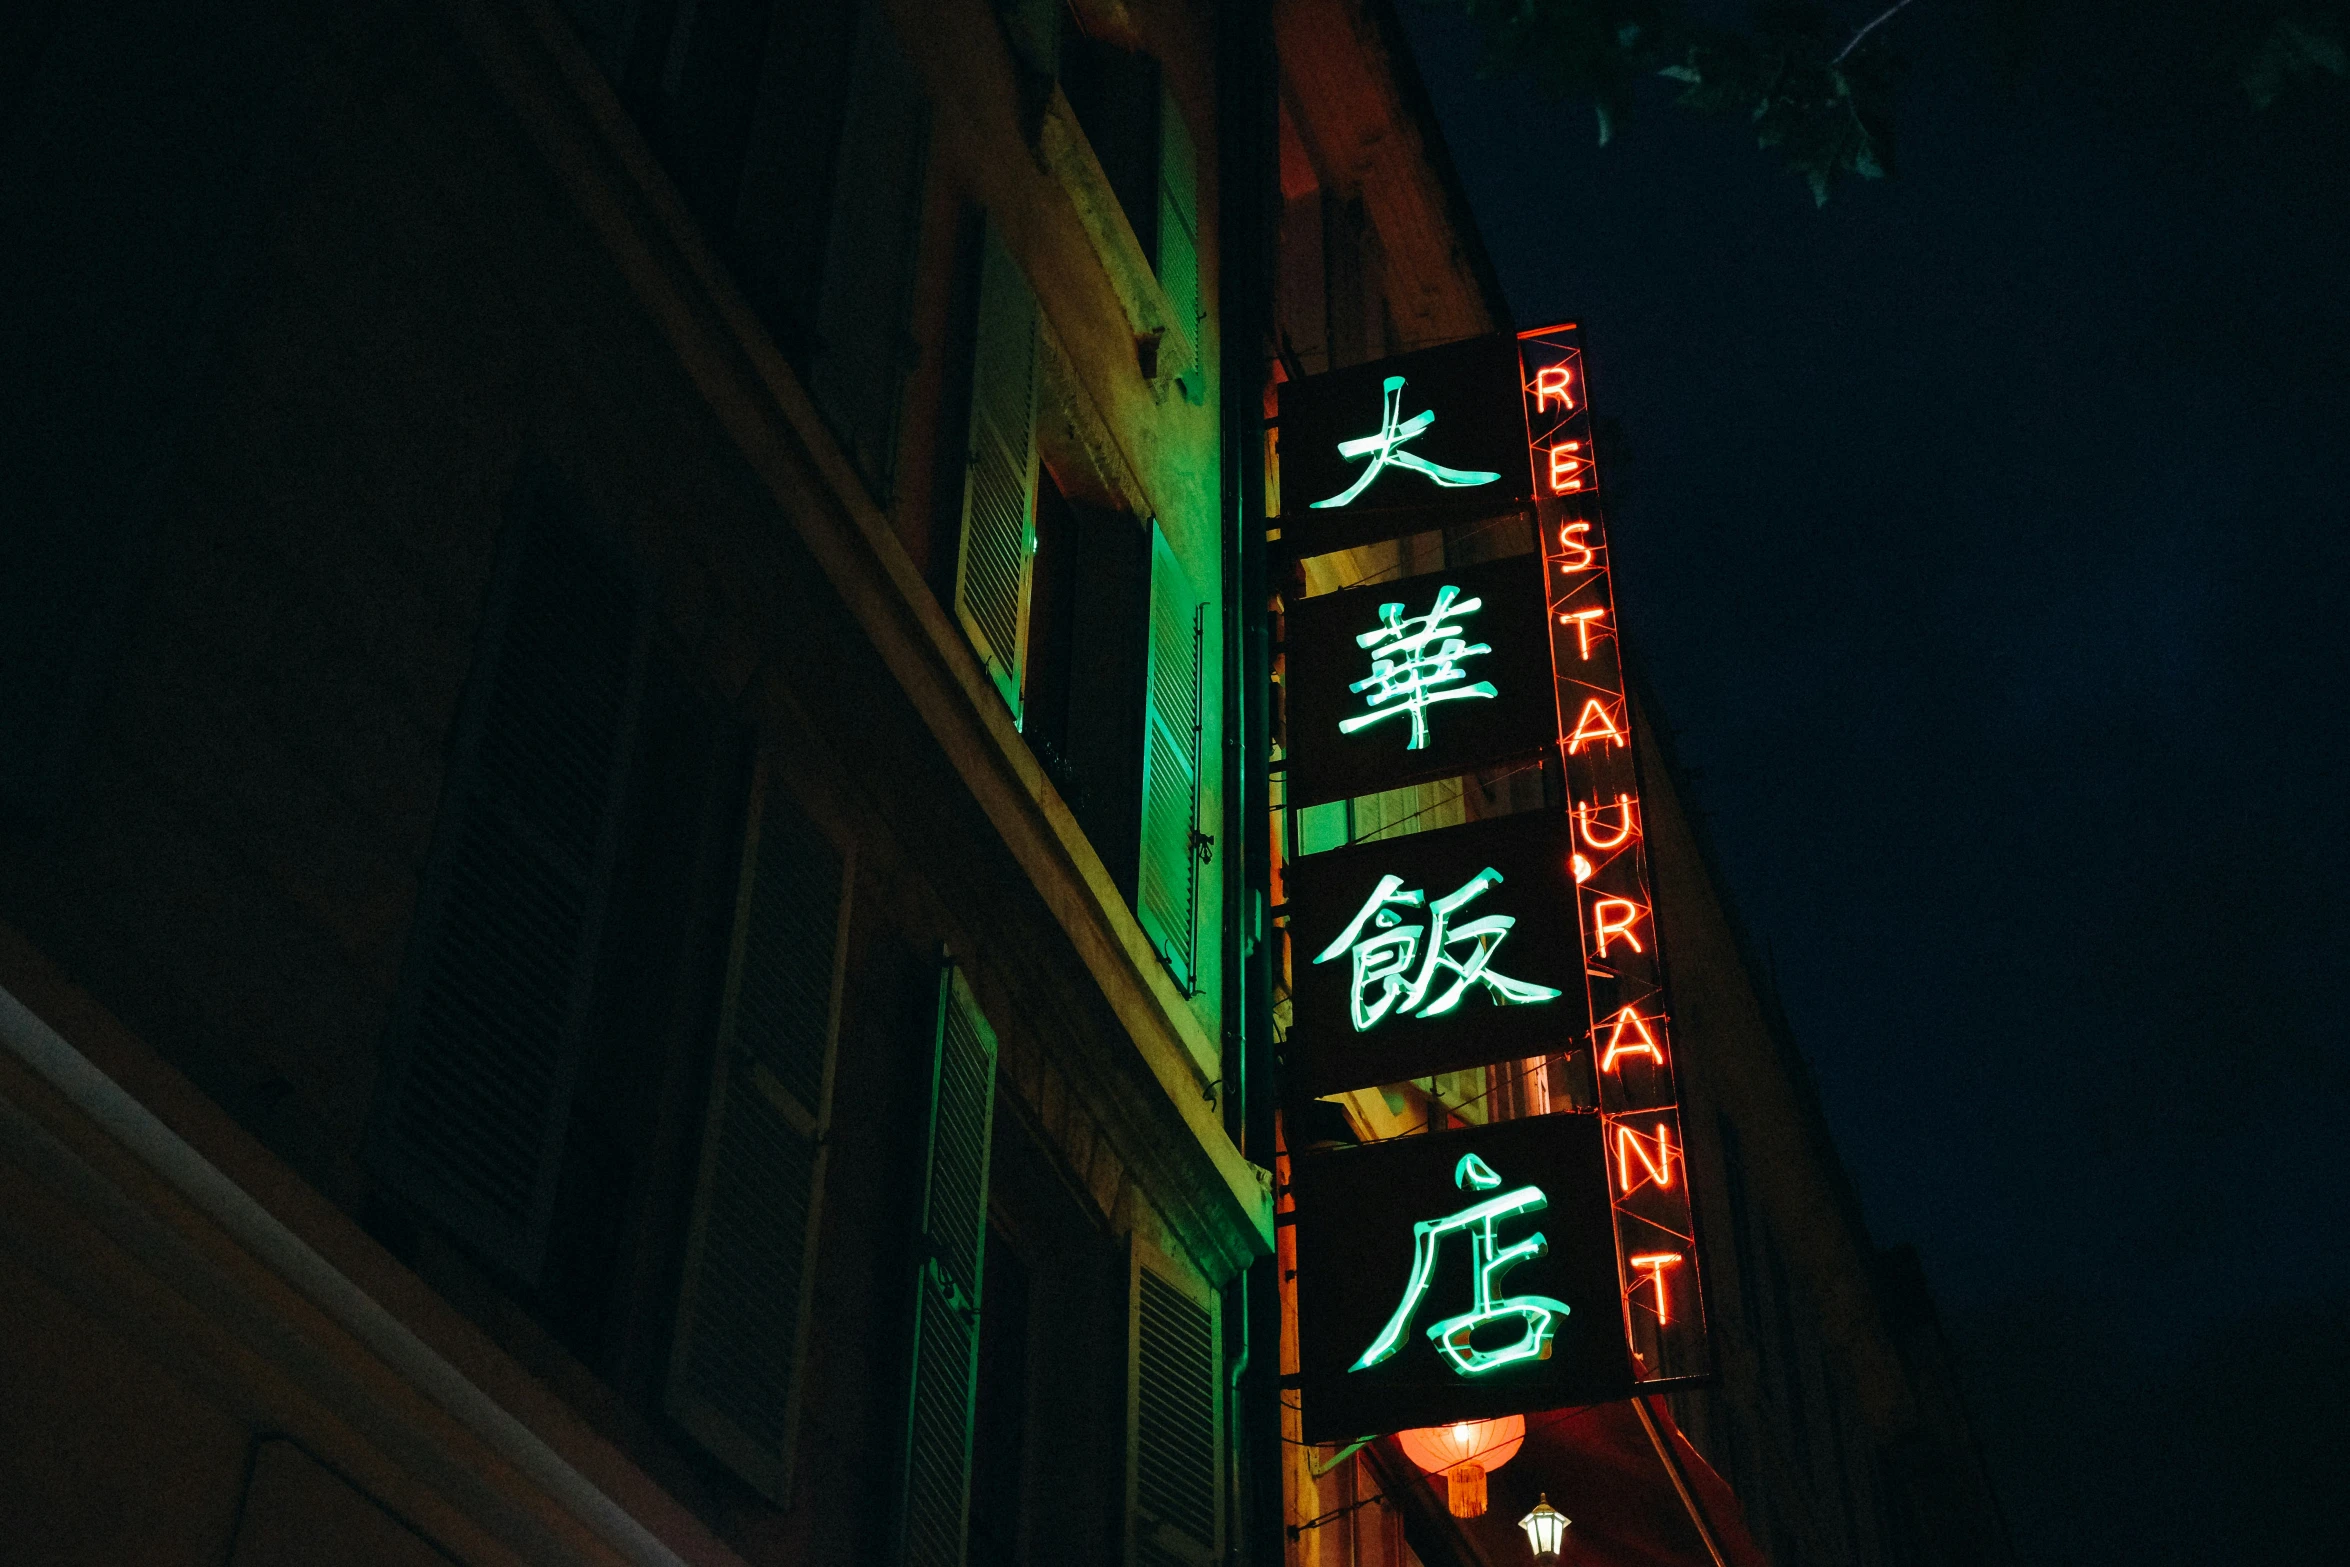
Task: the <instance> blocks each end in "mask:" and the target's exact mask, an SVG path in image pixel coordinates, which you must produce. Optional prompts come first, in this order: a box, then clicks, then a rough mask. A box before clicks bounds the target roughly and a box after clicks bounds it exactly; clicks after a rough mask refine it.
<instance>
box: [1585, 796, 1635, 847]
mask: <svg viewBox="0 0 2350 1567" xmlns="http://www.w3.org/2000/svg"><path fill="white" fill-rule="evenodd" d="M1606 809H1607V807H1606V806H1604V805H1578V806H1576V807H1575V832H1576V834H1577V835H1578V836H1580V837H1581V838H1582V840H1583V842H1584V845H1585V846H1586V847H1588V848H1593V849H1597V850H1599V851H1600V852H1601V853H1602V854H1605V853H1606V852H1607V851H1608V850H1610V849H1620V848H1622V847H1623V846H1624V845H1625V844H1626V843H1628V842H1630V841H1631V838H1632V830H1633V829H1632V824H1633V815H1632V796H1631V794H1630V793H1629V792H1626V791H1619V792H1618V793H1617V795H1616V835H1615V836H1614V837H1613V838H1602V837H1600V836H1599V834H1597V833H1595V832H1593V831H1592V830H1591V824H1592V823H1593V822H1594V821H1596V820H1597V819H1598V818H1599V813H1600V812H1602V811H1604V810H1606Z"/></svg>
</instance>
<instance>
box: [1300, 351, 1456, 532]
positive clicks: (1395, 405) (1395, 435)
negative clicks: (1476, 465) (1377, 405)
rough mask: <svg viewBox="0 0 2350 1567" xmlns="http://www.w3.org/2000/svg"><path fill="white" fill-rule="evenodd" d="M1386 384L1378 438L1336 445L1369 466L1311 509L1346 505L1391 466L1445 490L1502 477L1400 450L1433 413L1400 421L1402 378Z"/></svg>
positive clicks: (1362, 437)
mask: <svg viewBox="0 0 2350 1567" xmlns="http://www.w3.org/2000/svg"><path fill="white" fill-rule="evenodd" d="M1385 384H1386V389H1387V408H1386V413H1385V416H1384V417H1383V418H1381V420H1380V422H1379V433H1378V434H1377V435H1358V436H1356V437H1355V438H1354V439H1353V440H1351V441H1340V442H1339V443H1338V455H1339V456H1341V457H1345V458H1348V459H1350V460H1351V459H1353V458H1357V457H1368V458H1370V459H1371V461H1370V465H1369V466H1368V467H1366V468H1364V469H1363V471H1362V473H1361V474H1359V475H1357V476H1356V479H1355V482H1354V483H1352V484H1350V485H1348V486H1347V487H1346V489H1345V490H1344V491H1342V492H1340V493H1339V494H1337V495H1333V496H1331V497H1330V498H1329V499H1328V500H1326V501H1315V502H1313V503H1312V504H1313V509H1315V510H1317V511H1325V510H1335V509H1336V508H1338V507H1340V506H1344V505H1346V504H1348V503H1349V502H1351V501H1352V500H1354V498H1355V497H1356V496H1358V495H1360V494H1362V493H1363V491H1365V490H1367V489H1369V488H1370V487H1371V481H1372V480H1373V479H1376V478H1378V477H1379V475H1380V474H1381V473H1383V472H1384V471H1386V470H1387V469H1388V468H1390V467H1394V468H1409V469H1410V470H1411V471H1412V472H1414V473H1417V474H1422V475H1425V476H1426V477H1428V478H1431V479H1433V480H1435V481H1436V482H1437V483H1438V484H1441V485H1443V486H1444V487H1445V488H1446V489H1448V490H1457V489H1464V488H1467V487H1469V486H1471V485H1478V484H1491V483H1492V482H1493V481H1494V480H1496V479H1498V478H1500V477H1501V475H1500V474H1498V473H1484V472H1481V471H1478V470H1475V469H1469V468H1447V467H1446V466H1444V464H1442V463H1437V462H1430V461H1429V460H1428V459H1427V458H1425V457H1422V456H1419V455H1417V454H1416V453H1413V452H1407V451H1405V450H1404V449H1403V444H1404V442H1406V441H1408V440H1411V439H1412V438H1413V437H1415V436H1418V435H1422V434H1425V433H1426V432H1427V430H1428V428H1429V426H1431V425H1433V424H1435V423H1436V411H1435V410H1434V409H1432V408H1431V409H1428V410H1427V411H1425V412H1423V413H1416V414H1414V415H1412V416H1411V417H1410V418H1409V419H1400V418H1399V416H1400V415H1401V413H1402V411H1403V377H1402V376H1400V375H1391V376H1389V377H1388V378H1387V380H1386V383H1385Z"/></svg>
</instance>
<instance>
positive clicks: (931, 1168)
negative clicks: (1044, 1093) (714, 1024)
mask: <svg viewBox="0 0 2350 1567" xmlns="http://www.w3.org/2000/svg"><path fill="white" fill-rule="evenodd" d="M995 1067H996V1042H995V1031H994V1030H993V1029H991V1028H989V1027H988V1024H987V1019H986V1018H984V1017H982V1016H981V1015H980V1012H979V1005H978V1003H977V1001H975V1000H974V999H973V997H972V995H971V989H970V986H969V985H968V984H966V983H965V981H964V979H963V975H962V972H961V970H959V969H957V968H955V967H953V966H952V965H949V966H948V967H947V968H946V969H945V970H944V972H943V973H942V974H941V975H940V978H939V998H938V1029H937V1034H936V1042H935V1048H934V1050H933V1052H932V1057H931V1077H930V1096H929V1101H930V1102H929V1117H928V1121H927V1124H926V1132H925V1136H924V1139H923V1160H922V1185H921V1199H920V1203H921V1209H920V1215H919V1219H918V1225H917V1227H918V1230H919V1234H920V1245H919V1248H918V1250H919V1253H920V1256H919V1259H918V1261H917V1262H916V1264H915V1269H914V1279H913V1290H914V1310H913V1323H914V1350H913V1357H912V1374H911V1376H910V1378H909V1396H908V1401H907V1403H908V1407H907V1415H906V1428H905V1429H906V1438H905V1448H904V1452H905V1462H904V1465H903V1472H902V1486H903V1489H902V1491H901V1493H900V1497H899V1503H898V1507H897V1511H896V1519H897V1527H898V1531H899V1538H898V1549H897V1551H896V1553H895V1554H896V1557H897V1559H898V1560H899V1561H902V1562H905V1563H908V1564H919V1567H930V1564H934V1563H935V1564H938V1567H958V1564H960V1563H962V1562H963V1561H964V1560H965V1559H966V1549H967V1543H968V1525H969V1517H970V1496H971V1458H972V1425H973V1420H974V1416H975V1415H976V1413H977V1402H978V1398H977V1395H978V1381H979V1351H980V1331H979V1325H980V1321H981V1311H982V1309H983V1307H984V1304H985V1303H984V1301H983V1299H982V1297H981V1290H980V1283H981V1280H982V1278H983V1277H984V1276H985V1268H986V1260H987V1259H986V1250H987V1173H988V1149H989V1143H990V1141H991V1139H992V1137H993V1133H994V1127H995Z"/></svg>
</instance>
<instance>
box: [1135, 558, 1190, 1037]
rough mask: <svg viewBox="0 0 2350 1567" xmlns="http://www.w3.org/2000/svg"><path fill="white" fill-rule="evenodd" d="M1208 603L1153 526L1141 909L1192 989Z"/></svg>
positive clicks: (1170, 963) (1149, 930)
mask: <svg viewBox="0 0 2350 1567" xmlns="http://www.w3.org/2000/svg"><path fill="white" fill-rule="evenodd" d="M1205 631H1206V606H1204V605H1203V604H1201V603H1200V601H1199V600H1198V599H1197V598H1196V597H1194V596H1193V594H1192V591H1191V583H1190V579H1188V578H1187V577H1186V576H1185V575H1184V573H1183V567H1182V566H1181V564H1179V563H1178V562H1177V561H1176V559H1175V552H1174V551H1173V550H1172V549H1170V548H1169V547H1168V545H1167V536H1166V534H1165V533H1163V532H1161V531H1160V529H1159V527H1158V525H1157V524H1156V523H1154V524H1152V526H1151V589H1150V648H1149V652H1148V655H1147V658H1148V668H1147V671H1146V673H1145V677H1144V691H1145V693H1146V696H1147V706H1148V709H1149V712H1148V716H1147V718H1146V719H1145V720H1144V723H1143V742H1142V745H1143V752H1142V865H1141V875H1140V876H1139V878H1138V881H1137V895H1136V898H1135V912H1136V914H1137V915H1138V916H1139V917H1140V919H1141V920H1142V929H1143V933H1144V934H1145V935H1147V936H1149V937H1150V938H1151V940H1152V942H1153V943H1154V944H1156V946H1157V947H1158V950H1159V955H1160V956H1161V957H1162V958H1163V959H1165V960H1166V964H1167V967H1168V968H1169V970H1171V971H1172V972H1173V973H1174V975H1175V982H1176V983H1177V984H1178V985H1180V986H1182V987H1183V989H1184V992H1185V993H1186V994H1189V993H1190V992H1191V991H1192V990H1193V989H1194V988H1196V986H1197V984H1198V956H1199V868H1200V859H1199V850H1200V848H1201V847H1202V844H1201V841H1200V837H1199V811H1200V731H1201V727H1202V717H1203V715H1202V712H1201V708H1200V696H1201V691H1200V685H1201V680H1200V676H1201V669H1200V664H1201V659H1202V657H1203V656H1204V653H1205V651H1206V649H1205Z"/></svg>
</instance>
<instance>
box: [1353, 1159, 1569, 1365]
mask: <svg viewBox="0 0 2350 1567" xmlns="http://www.w3.org/2000/svg"><path fill="white" fill-rule="evenodd" d="M1453 1184H1454V1185H1456V1186H1459V1187H1460V1188H1462V1189H1463V1190H1467V1189H1469V1188H1470V1187H1475V1188H1476V1189H1478V1190H1480V1191H1486V1190H1491V1189H1492V1188H1493V1187H1496V1186H1499V1185H1500V1184H1501V1177H1500V1176H1499V1175H1497V1174H1495V1173H1494V1170H1493V1167H1492V1166H1491V1165H1488V1164H1487V1163H1486V1162H1485V1161H1484V1160H1483V1159H1480V1158H1478V1157H1477V1156H1476V1155H1475V1154H1473V1153H1470V1154H1463V1155H1462V1156H1461V1160H1460V1162H1459V1163H1458V1164H1457V1165H1455V1166H1454V1167H1453ZM1549 1206H1550V1198H1549V1197H1548V1196H1546V1195H1545V1194H1544V1193H1543V1190H1542V1188H1541V1187H1539V1186H1521V1187H1519V1188H1518V1189H1517V1190H1516V1191H1510V1192H1502V1193H1499V1194H1498V1195H1495V1196H1492V1197H1488V1198H1486V1199H1485V1200H1484V1201H1482V1202H1473V1203H1471V1204H1469V1206H1468V1207H1466V1208H1463V1209H1461V1210H1460V1211H1458V1212H1457V1213H1449V1214H1447V1215H1445V1216H1444V1217H1443V1218H1441V1219H1422V1220H1421V1221H1420V1222H1419V1223H1417V1224H1415V1225H1413V1226H1412V1276H1411V1280H1410V1282H1409V1283H1407V1284H1405V1285H1404V1291H1403V1300H1402V1301H1401V1302H1400V1303H1399V1304H1398V1305H1397V1306H1396V1308H1395V1315H1394V1316H1392V1317H1389V1318H1388V1319H1387V1325H1386V1326H1385V1327H1383V1328H1381V1329H1380V1330H1379V1336H1378V1337H1377V1338H1375V1339H1373V1340H1372V1341H1371V1347H1370V1348H1369V1349H1366V1350H1364V1351H1363V1353H1362V1357H1361V1358H1360V1359H1358V1360H1357V1361H1356V1362H1355V1363H1354V1364H1353V1365H1352V1366H1350V1367H1348V1368H1347V1369H1348V1370H1350V1371H1363V1370H1367V1369H1369V1368H1370V1367H1372V1366H1375V1365H1377V1364H1379V1362H1381V1361H1382V1360H1385V1359H1386V1358H1387V1357H1388V1356H1390V1355H1392V1354H1394V1353H1395V1352H1396V1350H1397V1348H1398V1347H1400V1346H1401V1344H1402V1343H1403V1336H1404V1334H1405V1333H1407V1332H1409V1331H1410V1330H1411V1326H1412V1319H1413V1318H1414V1317H1415V1316H1417V1315H1418V1314H1419V1310H1420V1302H1421V1301H1422V1300H1423V1299H1424V1298H1425V1297H1426V1296H1427V1294H1428V1286H1429V1285H1430V1284H1431V1283H1433V1282H1434V1281H1435V1278H1436V1256H1437V1252H1438V1250H1439V1248H1440V1247H1441V1246H1442V1245H1443V1242H1444V1237H1445V1236H1447V1235H1450V1234H1453V1233H1455V1232H1456V1231H1457V1232H1460V1233H1463V1234H1466V1235H1467V1236H1468V1238H1469V1269H1470V1279H1471V1284H1472V1290H1473V1299H1474V1304H1472V1305H1471V1306H1470V1307H1469V1309H1468V1310H1467V1311H1464V1312H1462V1313H1461V1314H1460V1315H1458V1316H1454V1317H1446V1318H1444V1319H1442V1320H1441V1321H1438V1322H1433V1323H1430V1324H1429V1326H1428V1337H1429V1339H1430V1340H1431V1341H1432V1342H1434V1344H1435V1345H1436V1347H1437V1348H1438V1349H1439V1350H1441V1351H1442V1352H1443V1354H1444V1358H1445V1359H1446V1360H1448V1361H1450V1362H1452V1368H1453V1370H1454V1371H1456V1372H1458V1373H1459V1374H1460V1375H1462V1376H1464V1377H1476V1376H1483V1375H1485V1374H1486V1373H1487V1372H1490V1371H1499V1370H1500V1369H1501V1368H1502V1367H1504V1366H1507V1365H1513V1364H1515V1363H1516V1362H1518V1361H1521V1360H1541V1359H1547V1358H1548V1357H1549V1355H1550V1341H1551V1336H1552V1335H1553V1334H1555V1333H1556V1332H1557V1331H1558V1324H1559V1321H1560V1319H1561V1318H1564V1317H1565V1316H1567V1315H1568V1313H1569V1312H1570V1311H1572V1310H1573V1308H1572V1307H1570V1306H1569V1305H1568V1304H1567V1303H1566V1302H1565V1301H1563V1300H1554V1299H1553V1298H1551V1297H1550V1296H1548V1295H1502V1296H1496V1295H1495V1294H1494V1293H1493V1292H1494V1289H1495V1287H1496V1286H1497V1285H1499V1284H1500V1282H1501V1276H1502V1275H1503V1274H1505V1273H1507V1272H1508V1271H1509V1270H1510V1269H1512V1268H1514V1267H1516V1266H1517V1265H1518V1264H1519V1263H1521V1262H1525V1261H1527V1260H1529V1259H1530V1258H1534V1257H1540V1256H1545V1255H1547V1254H1548V1253H1549V1251H1550V1242H1549V1241H1548V1240H1546V1239H1545V1238H1544V1237H1543V1234H1542V1232H1541V1231H1540V1230H1536V1231H1535V1232H1534V1233H1533V1234H1531V1235H1528V1236H1526V1237H1525V1238H1524V1239H1522V1240H1519V1241H1515V1242H1513V1243H1511V1244H1510V1245H1507V1246H1504V1245H1502V1244H1501V1242H1500V1241H1499V1239H1498V1238H1497V1237H1496V1236H1495V1234H1494V1226H1495V1225H1496V1224H1498V1223H1500V1221H1502V1220H1503V1219H1512V1218H1516V1217H1517V1216H1518V1215H1519V1214H1523V1213H1539V1212H1541V1211H1542V1210H1543V1209H1545V1208H1547V1207H1549ZM1512 1317H1515V1318H1516V1319H1517V1320H1518V1322H1519V1324H1520V1331H1519V1334H1518V1337H1517V1338H1516V1339H1515V1340H1514V1341H1512V1342H1511V1343H1509V1344H1507V1345H1504V1346H1503V1347H1501V1348H1499V1349H1479V1348H1477V1347H1476V1346H1475V1344H1474V1343H1473V1342H1472V1335H1473V1334H1475V1333H1476V1331H1477V1329H1479V1328H1481V1327H1483V1326H1485V1325H1486V1324H1487V1323H1490V1322H1504V1321H1507V1320H1509V1319H1510V1318H1512Z"/></svg>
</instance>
